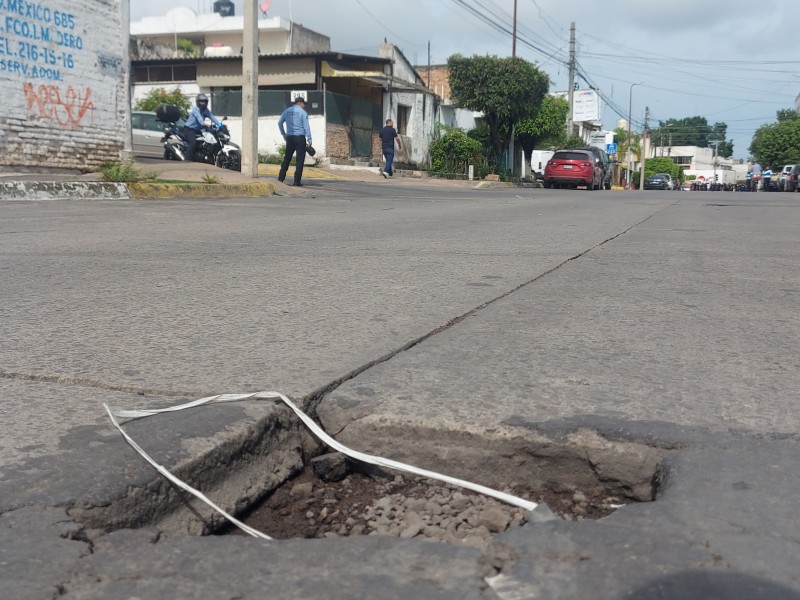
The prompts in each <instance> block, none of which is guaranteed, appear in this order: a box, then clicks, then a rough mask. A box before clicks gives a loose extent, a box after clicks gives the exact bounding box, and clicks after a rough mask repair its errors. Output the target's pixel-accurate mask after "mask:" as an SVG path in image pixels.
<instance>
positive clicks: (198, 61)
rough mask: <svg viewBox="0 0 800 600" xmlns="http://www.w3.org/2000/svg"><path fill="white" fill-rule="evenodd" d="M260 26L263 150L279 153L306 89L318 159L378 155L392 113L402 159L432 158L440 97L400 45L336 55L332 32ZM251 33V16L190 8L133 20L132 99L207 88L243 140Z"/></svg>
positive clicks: (267, 22)
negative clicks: (283, 118)
mask: <svg viewBox="0 0 800 600" xmlns="http://www.w3.org/2000/svg"><path fill="white" fill-rule="evenodd" d="M258 30H259V36H258V45H259V58H258V72H259V76H258V89H259V100H258V103H259V107H258V114H259V124H258V148H259V153H260V154H275V153H277V152H278V148H279V147H280V146H281V145H282V144H283V143H284V141H283V138H281V136H280V134H279V131H278V126H277V121H278V117H279V115H280V113H281V112H282V111H283V109H284V108H286V106H288V105H289V104H290V103H291V101H292V100H293V98H294V97H295V96H298V95H303V96H305V97H306V99H307V103H306V110H307V111H308V113H309V122H310V125H311V133H312V136H313V138H314V146H315V148H316V149H317V152H318V154H317V156H318V158H320V157H325V158H329V159H334V160H342V159H362V160H364V159H367V160H368V159H373V160H376V159H378V158H379V157H380V144H379V142H378V138H377V133H378V131H379V130H380V128H381V127H382V126H383V123H384V121H385V120H386V119H387V118H392V119H394V121H395V122H396V127H397V128H398V132H399V133H400V135H401V136H402V142H403V151H402V152H400V153H398V155H397V157H396V160H398V161H399V162H400V163H401V164H402V163H409V164H411V165H422V164H426V163H427V161H428V145H429V142H430V140H431V138H432V136H433V130H434V115H435V110H436V109H435V104H436V102H435V95H434V94H433V93H432V92H431V91H430V90H429V89H428V88H427V87H426V86H425V82H424V80H423V79H422V78H421V77H420V76H419V74H418V73H417V72H416V71H415V70H414V68H413V67H412V66H411V64H410V63H409V62H408V60H407V59H406V58H405V56H404V55H403V53H402V52H401V51H400V50H399V49H397V48H396V47H395V46H393V45H392V44H383V45H382V46H381V47H380V49H379V51H378V56H364V55H354V54H345V53H341V52H334V51H331V49H330V38H329V37H328V36H325V35H322V34H320V33H317V32H315V31H312V30H310V29H307V28H304V27H302V26H301V25H297V24H294V23H292V22H290V21H287V20H285V19H282V18H280V17H273V18H269V19H260V20H259V21H258ZM243 31H244V19H243V17H237V16H222V15H221V14H200V15H198V14H196V13H195V12H194V11H193V10H191V9H188V8H176V9H173V10H171V11H169V12H168V13H167V15H166V16H164V17H149V18H146V19H142V20H141V21H138V22H135V23H131V37H132V43H131V71H132V84H133V99H134V102H135V101H136V100H138V99H140V98H142V97H144V96H145V95H146V94H147V93H148V92H150V91H151V90H152V89H153V88H167V89H171V88H174V87H178V88H180V89H181V90H182V91H183V93H184V94H187V95H188V96H190V97H194V96H195V95H196V94H198V93H200V92H204V93H207V94H209V96H210V98H211V103H210V104H211V109H212V111H213V112H214V114H216V115H218V116H227V117H229V120H228V123H227V124H228V127H229V129H230V130H231V134H232V135H233V137H234V139H239V140H240V139H241V127H242V122H241V115H242V91H241V90H242V45H243V39H244V35H243Z"/></svg>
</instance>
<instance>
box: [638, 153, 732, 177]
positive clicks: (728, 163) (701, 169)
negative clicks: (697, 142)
mask: <svg viewBox="0 0 800 600" xmlns="http://www.w3.org/2000/svg"><path fill="white" fill-rule="evenodd" d="M650 155H651V157H656V156H657V157H659V158H660V157H662V156H663V157H665V158H671V159H672V160H673V161H675V164H677V165H678V166H680V167H682V168H683V172H684V173H685V174H686V175H694V176H696V177H697V178H700V177H701V176H702V177H703V178H704V179H706V180H712V181H713V180H716V181H719V183H736V181H737V180H738V179H742V177H740V176H739V175H738V174H737V169H736V168H735V166H736V163H737V162H738V161H734V160H732V159H730V158H724V157H721V156H717V155H716V154H715V152H714V149H713V148H700V147H698V146H653V147H652V151H651V154H650ZM745 172H746V171H745Z"/></svg>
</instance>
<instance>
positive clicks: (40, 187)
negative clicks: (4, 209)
mask: <svg viewBox="0 0 800 600" xmlns="http://www.w3.org/2000/svg"><path fill="white" fill-rule="evenodd" d="M74 199H80V200H130V199H131V195H130V193H129V192H128V188H127V187H126V186H125V184H124V183H108V182H95V181H92V182H76V181H58V182H40V181H3V182H0V200H16V201H19V200H28V201H40V200H74Z"/></svg>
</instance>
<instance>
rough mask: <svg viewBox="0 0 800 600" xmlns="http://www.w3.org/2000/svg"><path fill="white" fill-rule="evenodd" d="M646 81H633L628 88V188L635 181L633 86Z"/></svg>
mask: <svg viewBox="0 0 800 600" xmlns="http://www.w3.org/2000/svg"><path fill="white" fill-rule="evenodd" d="M643 83H644V82H643V81H640V82H639V83H632V84H631V87H630V90H628V138H627V140H626V143H627V146H628V151H627V152H626V153H625V154H626V155H627V156H626V157H625V158H627V159H628V168H627V171H628V173H627V182H626V183H627V185H626V187H627V189H631V182H632V181H633V152H631V146H632V144H631V142H632V141H633V140H632V139H631V120H632V119H633V88H635V87H636V86H637V85H642V84H643Z"/></svg>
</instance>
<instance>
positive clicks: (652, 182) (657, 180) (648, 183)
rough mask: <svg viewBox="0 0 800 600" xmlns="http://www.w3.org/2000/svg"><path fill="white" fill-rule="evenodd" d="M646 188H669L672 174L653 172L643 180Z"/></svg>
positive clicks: (670, 187)
mask: <svg viewBox="0 0 800 600" xmlns="http://www.w3.org/2000/svg"><path fill="white" fill-rule="evenodd" d="M644 189H646V190H671V189H672V175H670V174H669V173H655V174H654V175H650V176H649V177H648V178H647V179H645V180H644Z"/></svg>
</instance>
